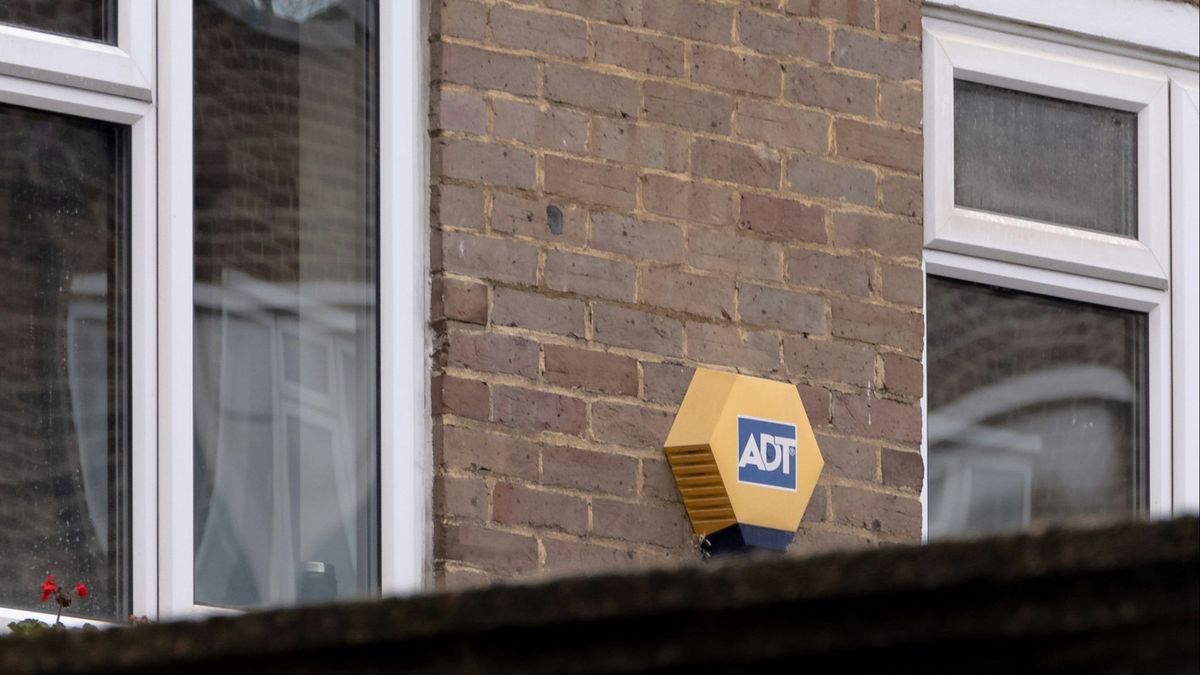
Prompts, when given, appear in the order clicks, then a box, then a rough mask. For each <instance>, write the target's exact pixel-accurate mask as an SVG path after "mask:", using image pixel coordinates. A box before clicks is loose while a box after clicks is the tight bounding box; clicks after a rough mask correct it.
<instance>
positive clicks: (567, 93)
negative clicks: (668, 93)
mask: <svg viewBox="0 0 1200 675" xmlns="http://www.w3.org/2000/svg"><path fill="white" fill-rule="evenodd" d="M545 77H546V86H545V95H546V98H548V99H550V100H551V101H558V102H559V103H566V104H569V105H574V106H578V107H580V108H586V109H588V110H595V111H596V112H602V113H606V114H609V115H621V116H622V117H637V115H638V103H639V101H640V100H641V94H640V87H639V84H638V81H637V80H633V79H630V78H627V77H618V76H616V75H607V74H605V73H598V72H596V71H594V70H586V69H584V68H578V67H576V66H569V65H566V64H562V63H547V64H546V66H545Z"/></svg>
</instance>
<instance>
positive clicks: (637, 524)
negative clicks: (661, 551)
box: [592, 499, 692, 547]
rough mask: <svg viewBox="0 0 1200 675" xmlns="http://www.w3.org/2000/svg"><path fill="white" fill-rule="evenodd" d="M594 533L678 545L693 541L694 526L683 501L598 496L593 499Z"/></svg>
mask: <svg viewBox="0 0 1200 675" xmlns="http://www.w3.org/2000/svg"><path fill="white" fill-rule="evenodd" d="M592 533H593V534H595V535H596V536H599V537H607V538H610V539H622V540H625V541H632V542H640V543H645V544H654V545H656V546H664V547H678V546H685V545H687V543H688V542H689V541H690V540H691V533H692V528H691V526H690V525H689V524H688V518H687V513H686V512H685V511H684V510H683V506H682V505H681V504H666V505H662V506H658V505H650V504H627V503H625V502H618V501H614V500H611V499H596V500H594V501H593V502H592Z"/></svg>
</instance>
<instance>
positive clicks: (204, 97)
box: [194, 0, 379, 607]
mask: <svg viewBox="0 0 1200 675" xmlns="http://www.w3.org/2000/svg"><path fill="white" fill-rule="evenodd" d="M375 17H376V8H375V5H374V3H371V2H367V1H365V0H341V1H339V0H308V1H304V2H300V1H289V2H283V1H281V0H272V1H271V2H261V1H255V0H208V1H204V2H198V3H197V4H196V6H195V19H194V21H195V23H194V26H195V28H194V39H195V52H194V53H195V163H196V166H195V256H196V258H195V279H196V282H195V283H196V285H195V384H194V398H195V429H196V449H195V499H196V501H195V555H196V559H195V564H196V567H195V569H196V581H195V597H196V602H198V603H201V604H208V605H218V606H226V607H250V606H261V605H270V604H288V603H294V602H317V601H323V600H331V599H335V598H351V597H361V596H363V595H368V594H370V593H372V592H374V591H375V589H376V588H377V587H378V578H379V572H378V540H379V535H378V529H379V527H378V516H377V514H378V488H377V483H378V452H377V446H378V440H377V427H378V422H377V408H378V405H377V400H378V394H377V384H376V383H377V379H378V378H377V372H378V345H377V324H376V295H377V290H378V287H377V274H378V272H377V268H376V259H377V221H376V194H377V190H378V183H377V178H376V168H375V167H376V151H377V138H376V134H377V124H376V109H377V107H376V101H375V96H376V87H375V82H376V78H375V68H376V58H377V54H376V51H375V50H376V47H375V21H376V19H375Z"/></svg>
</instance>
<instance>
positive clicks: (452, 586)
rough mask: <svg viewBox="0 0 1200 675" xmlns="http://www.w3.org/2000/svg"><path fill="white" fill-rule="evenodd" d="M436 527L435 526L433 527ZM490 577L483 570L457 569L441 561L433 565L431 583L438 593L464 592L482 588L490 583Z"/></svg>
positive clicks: (457, 567) (455, 566)
mask: <svg viewBox="0 0 1200 675" xmlns="http://www.w3.org/2000/svg"><path fill="white" fill-rule="evenodd" d="M435 527H436V526H435ZM491 581H492V577H491V575H490V574H488V573H487V572H484V571H483V570H477V569H475V568H472V567H459V566H457V565H454V564H453V563H451V564H450V565H447V564H446V563H445V562H442V561H435V562H434V564H433V583H434V587H435V588H436V589H437V590H439V591H464V590H470V589H473V588H482V587H483V586H486V585H488V584H489V583H491Z"/></svg>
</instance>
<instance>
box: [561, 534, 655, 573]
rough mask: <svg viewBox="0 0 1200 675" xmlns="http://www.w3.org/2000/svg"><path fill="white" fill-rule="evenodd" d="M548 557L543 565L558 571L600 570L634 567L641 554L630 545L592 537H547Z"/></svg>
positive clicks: (594, 571) (584, 571) (610, 570)
mask: <svg viewBox="0 0 1200 675" xmlns="http://www.w3.org/2000/svg"><path fill="white" fill-rule="evenodd" d="M542 547H543V548H545V550H546V560H545V562H544V563H543V565H542V569H543V570H544V571H546V572H550V573H554V574H596V573H601V572H604V573H607V572H612V571H613V570H619V569H623V568H631V567H634V566H636V565H637V564H638V558H637V554H636V553H634V551H632V550H630V549H627V548H615V547H611V546H601V545H599V544H595V543H592V542H589V541H568V540H562V539H549V538H547V539H543V540H542Z"/></svg>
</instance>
